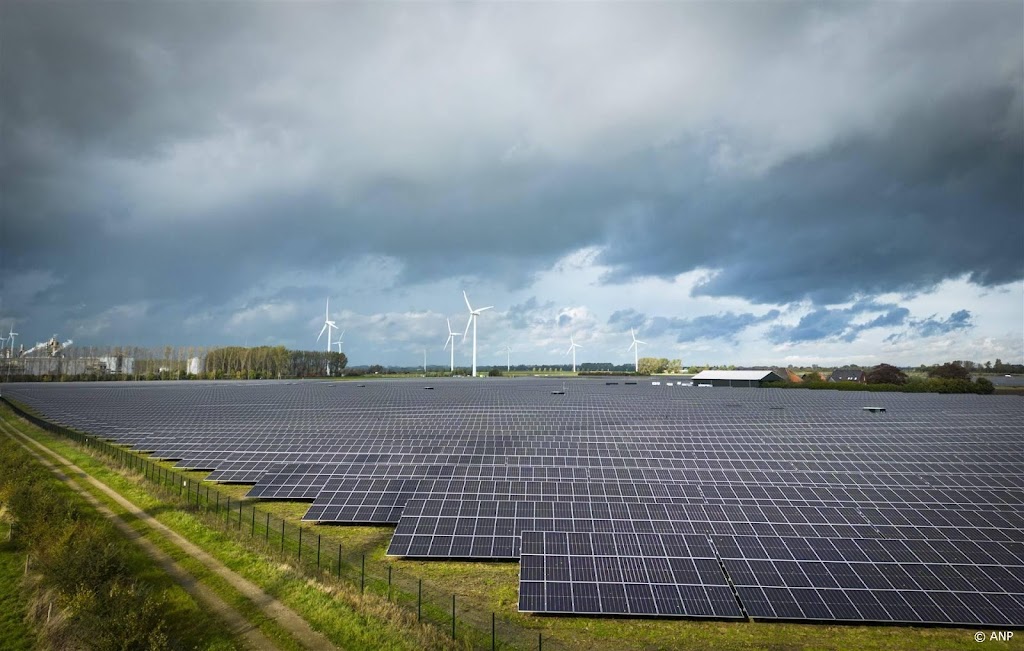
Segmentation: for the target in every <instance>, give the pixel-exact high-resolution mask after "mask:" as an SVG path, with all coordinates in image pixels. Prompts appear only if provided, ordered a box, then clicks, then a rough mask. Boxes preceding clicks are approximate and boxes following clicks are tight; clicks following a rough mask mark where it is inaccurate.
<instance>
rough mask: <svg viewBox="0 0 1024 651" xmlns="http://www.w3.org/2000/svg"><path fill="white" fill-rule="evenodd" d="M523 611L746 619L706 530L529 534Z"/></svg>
mask: <svg viewBox="0 0 1024 651" xmlns="http://www.w3.org/2000/svg"><path fill="white" fill-rule="evenodd" d="M519 610H520V611H522V612H534V613H575V614H602V615H647V616H654V615H657V616H672V617H712V618H722V619H740V618H742V617H743V612H742V611H741V610H740V607H739V603H738V602H737V601H736V597H735V595H734V594H733V592H732V589H731V588H730V587H729V584H728V582H727V581H726V578H725V575H724V574H723V573H722V570H721V568H720V566H719V564H718V561H717V560H715V557H714V553H713V551H712V549H711V546H710V545H709V544H708V541H707V538H706V537H704V536H690V535H683V534H657V533H651V534H636V533H589V532H579V533H569V532H558V531H543V532H542V531H526V532H523V548H522V556H521V560H520V569H519Z"/></svg>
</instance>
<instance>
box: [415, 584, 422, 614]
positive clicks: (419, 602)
mask: <svg viewBox="0 0 1024 651" xmlns="http://www.w3.org/2000/svg"><path fill="white" fill-rule="evenodd" d="M422 614H423V579H420V583H419V587H418V588H417V589H416V621H417V622H418V621H420V618H421V616H422Z"/></svg>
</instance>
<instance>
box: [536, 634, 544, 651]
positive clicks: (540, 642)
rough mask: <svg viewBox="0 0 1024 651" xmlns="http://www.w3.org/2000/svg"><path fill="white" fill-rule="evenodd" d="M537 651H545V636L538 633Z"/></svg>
mask: <svg viewBox="0 0 1024 651" xmlns="http://www.w3.org/2000/svg"><path fill="white" fill-rule="evenodd" d="M537 651H544V634H543V633H541V632H540V631H537Z"/></svg>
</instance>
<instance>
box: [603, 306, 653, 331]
mask: <svg viewBox="0 0 1024 651" xmlns="http://www.w3.org/2000/svg"><path fill="white" fill-rule="evenodd" d="M646 320H647V317H646V316H644V315H643V314H642V313H640V312H637V311H636V310H634V309H633V308H627V309H624V310H616V311H614V312H612V315H611V316H610V317H608V325H611V326H616V327H619V328H634V329H635V328H639V327H641V326H642V325H643V324H644V321H646Z"/></svg>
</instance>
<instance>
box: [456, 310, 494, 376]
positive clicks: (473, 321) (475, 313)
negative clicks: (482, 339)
mask: <svg viewBox="0 0 1024 651" xmlns="http://www.w3.org/2000/svg"><path fill="white" fill-rule="evenodd" d="M462 298H464V299H466V307H468V308H469V321H466V331H465V332H464V333H462V340H463V341H465V340H466V335H468V334H469V326H470V325H472V326H473V377H476V318H477V317H478V316H480V313H481V312H483V311H484V310H489V309H491V308H492V307H494V306H493V305H488V306H487V307H481V308H479V309H476V310H474V309H473V306H472V305H470V304H469V296H466V290H462Z"/></svg>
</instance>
